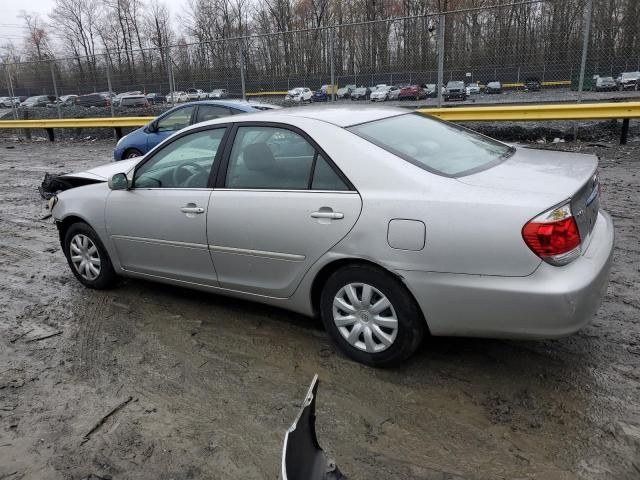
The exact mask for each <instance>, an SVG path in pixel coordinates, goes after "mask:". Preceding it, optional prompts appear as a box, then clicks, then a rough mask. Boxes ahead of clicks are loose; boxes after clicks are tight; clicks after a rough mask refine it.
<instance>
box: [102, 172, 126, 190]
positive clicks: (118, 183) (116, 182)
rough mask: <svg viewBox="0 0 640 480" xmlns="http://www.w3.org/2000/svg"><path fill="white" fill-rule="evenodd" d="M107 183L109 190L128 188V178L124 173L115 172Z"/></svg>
mask: <svg viewBox="0 0 640 480" xmlns="http://www.w3.org/2000/svg"><path fill="white" fill-rule="evenodd" d="M107 185H109V188H110V189H111V190H128V189H129V180H128V179H127V176H126V175H125V174H124V173H116V174H114V175H112V176H111V177H110V178H109V180H108V182H107Z"/></svg>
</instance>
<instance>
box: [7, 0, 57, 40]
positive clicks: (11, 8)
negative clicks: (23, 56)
mask: <svg viewBox="0 0 640 480" xmlns="http://www.w3.org/2000/svg"><path fill="white" fill-rule="evenodd" d="M53 4H54V0H24V1H22V2H21V1H19V0H2V2H0V45H2V44H5V43H7V41H8V40H13V43H15V44H16V45H22V38H23V37H24V32H25V29H24V28H21V27H22V26H23V24H24V22H23V21H22V19H20V18H18V15H19V14H20V10H27V11H28V12H36V13H38V14H39V15H40V16H41V17H42V18H43V19H44V18H45V17H46V16H47V14H48V13H49V12H50V11H51V9H52V8H53Z"/></svg>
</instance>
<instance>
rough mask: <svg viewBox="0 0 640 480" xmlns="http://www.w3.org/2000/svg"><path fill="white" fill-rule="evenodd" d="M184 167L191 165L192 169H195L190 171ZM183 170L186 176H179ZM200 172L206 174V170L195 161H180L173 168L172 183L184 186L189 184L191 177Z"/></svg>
mask: <svg viewBox="0 0 640 480" xmlns="http://www.w3.org/2000/svg"><path fill="white" fill-rule="evenodd" d="M186 167H193V169H194V170H196V171H195V172H192V171H191V170H189V169H188V168H186ZM183 170H184V171H185V172H186V174H187V175H188V176H186V177H183V178H181V176H182V174H181V172H182V171H183ZM200 174H204V175H208V173H207V171H206V170H205V169H204V168H203V167H201V166H200V165H198V164H197V163H195V162H184V163H181V164H180V165H178V166H177V167H176V168H174V169H173V175H172V177H173V184H174V185H176V186H178V185H180V186H185V187H186V186H188V185H189V182H190V181H191V179H192V178H194V177H196V176H197V175H200Z"/></svg>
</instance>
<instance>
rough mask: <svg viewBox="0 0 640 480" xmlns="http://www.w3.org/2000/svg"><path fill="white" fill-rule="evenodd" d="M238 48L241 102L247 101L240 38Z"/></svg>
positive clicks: (242, 50)
mask: <svg viewBox="0 0 640 480" xmlns="http://www.w3.org/2000/svg"><path fill="white" fill-rule="evenodd" d="M238 48H239V50H240V84H241V85H242V100H246V99H247V91H246V90H245V83H244V49H243V48H242V37H241V38H239V39H238Z"/></svg>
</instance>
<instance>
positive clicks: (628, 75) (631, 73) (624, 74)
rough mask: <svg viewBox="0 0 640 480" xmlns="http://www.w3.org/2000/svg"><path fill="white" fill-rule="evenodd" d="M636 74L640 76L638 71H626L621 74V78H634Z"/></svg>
mask: <svg viewBox="0 0 640 480" xmlns="http://www.w3.org/2000/svg"><path fill="white" fill-rule="evenodd" d="M638 76H640V72H627V73H623V74H622V78H623V79H627V78H636V77H638Z"/></svg>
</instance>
